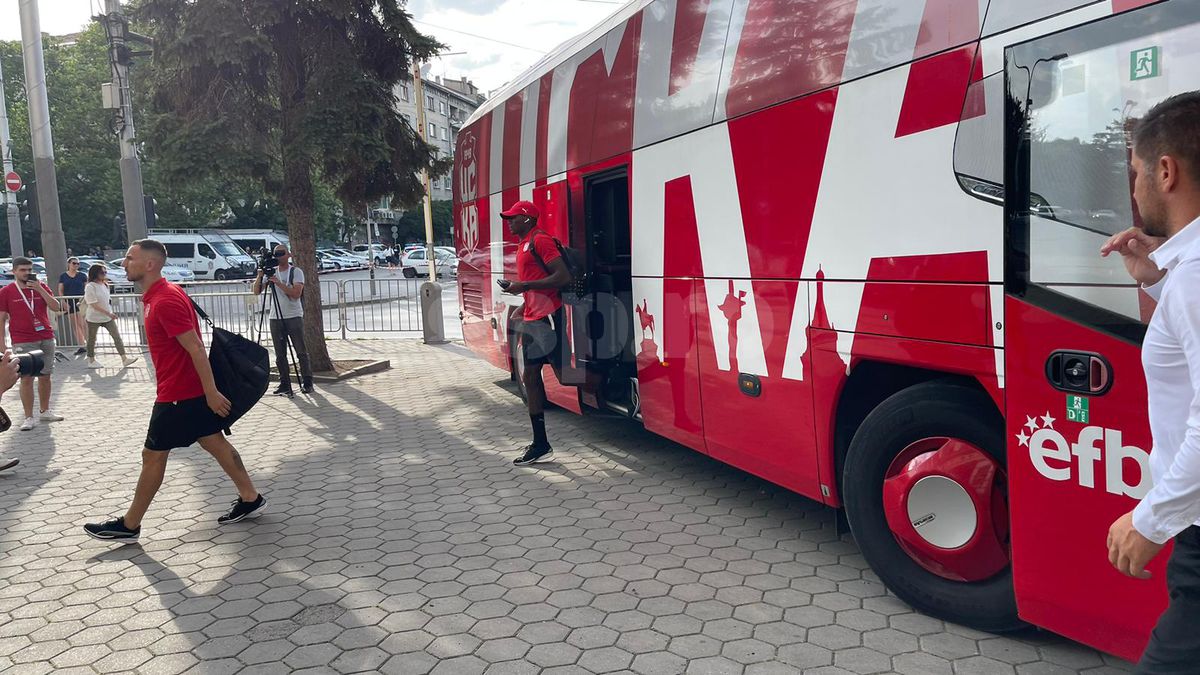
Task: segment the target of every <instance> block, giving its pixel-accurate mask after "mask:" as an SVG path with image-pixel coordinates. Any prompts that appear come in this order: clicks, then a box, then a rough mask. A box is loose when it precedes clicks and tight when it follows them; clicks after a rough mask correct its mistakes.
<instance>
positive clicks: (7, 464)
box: [0, 459, 21, 471]
mask: <svg viewBox="0 0 1200 675" xmlns="http://www.w3.org/2000/svg"><path fill="white" fill-rule="evenodd" d="M20 463H21V460H19V459H10V460H8V461H0V471H8V470H9V469H11V468H13V467H15V466H16V465H18V464H20Z"/></svg>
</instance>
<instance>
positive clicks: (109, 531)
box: [83, 516, 142, 544]
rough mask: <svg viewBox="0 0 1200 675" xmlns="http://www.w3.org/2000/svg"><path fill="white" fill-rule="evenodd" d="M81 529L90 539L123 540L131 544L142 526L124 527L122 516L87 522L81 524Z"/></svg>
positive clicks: (136, 538)
mask: <svg viewBox="0 0 1200 675" xmlns="http://www.w3.org/2000/svg"><path fill="white" fill-rule="evenodd" d="M83 531H84V532H85V533H86V534H87V536H89V537H91V538H92V539H101V540H104V541H123V542H127V543H130V544H132V543H134V542H136V541H137V540H138V536H139V535H141V533H142V528H140V527H139V528H137V529H130V528H128V527H125V517H124V516H122V517H120V518H113V519H112V520H109V521H106V522H103V523H88V524H87V525H84V526H83Z"/></svg>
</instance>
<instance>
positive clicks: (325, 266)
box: [317, 251, 341, 272]
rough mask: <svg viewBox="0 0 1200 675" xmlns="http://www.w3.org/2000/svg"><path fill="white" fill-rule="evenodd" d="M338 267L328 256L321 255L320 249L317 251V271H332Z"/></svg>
mask: <svg viewBox="0 0 1200 675" xmlns="http://www.w3.org/2000/svg"><path fill="white" fill-rule="evenodd" d="M339 269H341V267H338V266H335V263H334V262H333V260H331V259H330V258H329V257H328V256H323V255H321V253H320V251H318V252H317V270H318V271H319V272H333V271H335V270H339Z"/></svg>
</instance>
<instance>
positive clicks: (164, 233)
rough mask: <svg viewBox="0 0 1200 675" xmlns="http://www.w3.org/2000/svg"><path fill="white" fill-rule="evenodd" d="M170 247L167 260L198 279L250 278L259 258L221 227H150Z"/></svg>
mask: <svg viewBox="0 0 1200 675" xmlns="http://www.w3.org/2000/svg"><path fill="white" fill-rule="evenodd" d="M150 237H151V238H152V239H157V240H158V241H161V242H162V243H163V245H164V246H166V247H167V262H168V263H170V264H172V265H179V266H180V267H186V268H187V269H189V270H191V271H192V272H193V273H194V274H195V275H196V278H197V279H205V280H208V279H215V280H217V281H225V280H226V279H246V278H249V277H253V276H254V270H255V262H254V258H252V257H250V256H249V255H248V254H247V253H246V252H245V251H243V250H242V247H240V246H238V245H237V244H236V243H234V241H233V240H232V239H230V238H229V237H228V236H227V235H226V234H224V233H222V232H220V231H218V230H150Z"/></svg>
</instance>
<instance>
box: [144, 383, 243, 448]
mask: <svg viewBox="0 0 1200 675" xmlns="http://www.w3.org/2000/svg"><path fill="white" fill-rule="evenodd" d="M226 426H227V425H226V424H225V420H224V419H222V418H220V417H218V416H217V414H216V413H215V412H213V411H212V409H211V408H209V407H208V401H207V400H206V399H205V398H204V397H203V396H201V397H199V398H189V399H187V400H186V401H177V402H175V403H155V404H154V411H153V412H151V413H150V428H149V429H148V430H147V431H146V449H147V450H161V451H164V452H165V451H167V450H173V449H175V448H186V447H187V446H189V445H191V444H192V443H195V442H196V441H198V440H200V439H201V438H204V437H205V436H212V435H213V434H216V433H220V432H221V431H223V430H224V429H225V428H226Z"/></svg>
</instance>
